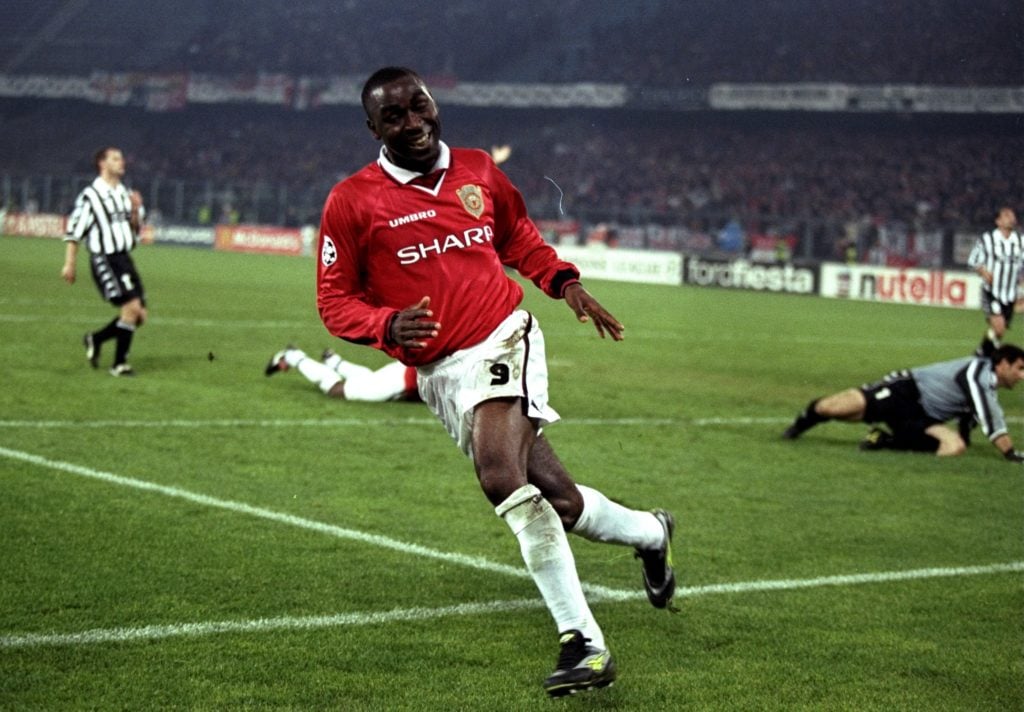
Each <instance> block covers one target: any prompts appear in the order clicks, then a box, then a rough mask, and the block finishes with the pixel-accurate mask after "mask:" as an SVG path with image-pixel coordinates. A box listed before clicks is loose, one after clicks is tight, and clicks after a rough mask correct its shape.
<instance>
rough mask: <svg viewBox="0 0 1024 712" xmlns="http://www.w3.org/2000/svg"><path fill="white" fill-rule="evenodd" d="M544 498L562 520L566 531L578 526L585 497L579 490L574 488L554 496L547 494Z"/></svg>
mask: <svg viewBox="0 0 1024 712" xmlns="http://www.w3.org/2000/svg"><path fill="white" fill-rule="evenodd" d="M544 496H545V498H546V499H547V500H548V502H550V503H551V506H552V507H553V508H554V510H555V513H556V514H558V518H559V519H561V520H562V526H563V527H565V530H566V531H570V530H571V529H572V528H573V527H575V526H576V522H577V520H579V518H580V515H581V514H583V496H582V495H580V492H579V490H578V489H576V488H575V487H572V488H571V490H569V491H566V492H559V493H558V494H553V495H549V494H545V495H544Z"/></svg>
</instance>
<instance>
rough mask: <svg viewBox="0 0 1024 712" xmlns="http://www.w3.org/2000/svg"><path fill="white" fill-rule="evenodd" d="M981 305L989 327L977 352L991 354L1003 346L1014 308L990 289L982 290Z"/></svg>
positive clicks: (981, 354)
mask: <svg viewBox="0 0 1024 712" xmlns="http://www.w3.org/2000/svg"><path fill="white" fill-rule="evenodd" d="M981 307H982V311H983V312H984V313H985V322H986V323H987V324H988V329H987V330H986V331H985V335H984V336H982V337H981V344H980V345H979V346H978V349H977V353H978V354H979V355H980V356H989V355H991V353H992V352H993V351H995V350H996V349H997V348H999V347H1000V346H1002V344H1003V336H1004V335H1005V334H1006V329H1007V328H1008V327H1009V320H1010V318H1012V316H1013V309H1012V308H1008V305H1005V304H1003V303H1002V302H1000V301H999V300H998V299H996V298H995V297H994V296H992V294H990V293H989V292H988V290H982V293H981Z"/></svg>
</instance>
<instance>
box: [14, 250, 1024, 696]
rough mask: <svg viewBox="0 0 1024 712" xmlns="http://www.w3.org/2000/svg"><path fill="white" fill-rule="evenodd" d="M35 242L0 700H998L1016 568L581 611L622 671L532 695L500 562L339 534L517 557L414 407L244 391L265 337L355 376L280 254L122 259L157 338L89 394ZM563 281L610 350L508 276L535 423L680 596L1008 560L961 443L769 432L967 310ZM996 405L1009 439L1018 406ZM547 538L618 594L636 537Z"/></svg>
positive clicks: (529, 620)
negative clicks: (895, 444)
mask: <svg viewBox="0 0 1024 712" xmlns="http://www.w3.org/2000/svg"><path fill="white" fill-rule="evenodd" d="M62 255H63V249H62V247H61V245H60V243H59V242H56V241H46V240H26V239H18V238H3V239H0V279H2V282H3V285H4V289H3V291H2V292H0V330H2V334H3V338H2V339H0V363H3V365H4V368H3V371H2V379H3V383H4V385H3V387H2V388H0V448H3V449H4V451H3V454H2V455H0V487H2V491H3V497H2V500H0V502H2V503H0V527H2V531H3V546H2V548H0V572H2V574H0V603H2V605H0V709H4V710H8V709H9V710H23V709H39V710H50V709H132V710H135V709H154V708H180V709H238V708H244V709H289V710H308V709H332V710H334V709H342V710H364V709H365V710H384V709H408V710H435V709H438V710H478V709H479V710H486V709H494V710H498V709H502V710H504V709H509V710H519V709H544V708H545V707H546V706H547V705H557V706H559V707H564V708H566V709H618V710H675V709H708V710H720V709H745V710H762V709H779V710H791V709H798V710H799V709H803V710H818V709H849V710H860V709H878V710H891V709H943V710H948V709H963V710H979V709H991V710H1007V709H1021V708H1022V705H1024V703H1022V689H1024V655H1022V650H1024V590H1022V587H1021V582H1022V576H1021V572H1019V571H1017V572H1013V571H1011V572H1002V573H987V574H983V575H973V576H951V577H928V578H921V579H916V580H902V581H876V582H872V583H859V584H846V585H828V586H826V585H819V586H812V587H807V588H801V589H796V590H747V589H744V590H740V591H735V592H731V593H728V592H717V593H716V592H707V591H705V592H704V593H702V594H701V595H682V596H680V597H679V599H678V602H679V606H680V609H681V611H680V613H679V614H678V615H675V616H672V615H670V614H668V613H665V612H662V611H655V610H653V609H651V608H650V607H649V606H648V605H647V604H646V602H645V601H643V600H636V599H633V600H624V601H610V600H607V599H605V600H600V601H598V602H596V603H595V604H594V611H595V613H596V615H597V616H598V618H599V620H600V622H601V623H602V626H603V628H604V630H605V634H606V636H607V639H608V641H609V644H610V645H611V647H612V650H613V653H614V654H615V656H616V659H617V661H618V664H619V668H620V679H619V682H618V683H617V684H616V686H615V687H613V688H610V689H607V690H602V691H599V692H594V693H590V694H588V695H585V696H580V697H577V698H573V699H569V700H563V701H559V702H556V703H551V702H548V701H547V700H545V699H544V695H543V692H542V690H541V687H540V682H541V680H542V679H543V678H544V677H545V676H546V675H547V674H548V673H549V672H550V669H551V666H552V664H553V662H554V660H555V658H556V655H557V649H556V648H557V645H556V637H555V631H554V630H553V626H552V624H551V622H550V619H549V617H548V614H547V613H546V611H545V610H544V609H543V608H542V607H541V606H540V605H539V604H538V602H537V593H536V590H535V588H534V587H533V584H532V583H531V582H530V580H529V579H527V578H525V577H523V576H522V575H515V572H508V571H493V570H487V569H481V568H479V567H477V566H474V565H468V564H466V563H464V562H463V563H460V562H459V561H456V560H452V559H451V558H431V557H428V556H426V555H424V554H423V553H422V552H421V553H417V551H418V550H414V549H412V548H411V547H410V546H406V547H405V548H404V549H403V548H399V549H394V548H386V547H381V546H379V545H376V544H374V543H373V542H371V541H368V540H366V539H365V538H363V539H359V538H356V539H353V538H351V537H347V536H337V535H336V534H338V532H339V531H341V532H342V533H344V532H352V533H354V534H361V535H369V536H379V537H387V538H389V539H390V540H393V541H395V542H399V543H400V545H401V544H406V545H417V546H420V547H426V548H427V549H429V550H431V551H433V552H438V555H439V556H444V555H446V554H457V555H462V556H464V557H477V558H476V560H477V561H478V560H486V561H487V562H491V563H493V564H497V565H501V566H505V567H514V569H515V570H516V572H521V569H522V563H521V560H520V558H519V553H518V546H517V545H516V542H515V541H514V539H513V538H512V536H511V535H510V534H509V532H508V531H507V528H506V527H505V525H504V524H503V523H502V522H501V521H500V520H498V519H497V518H496V517H495V516H494V514H493V511H492V509H491V508H490V507H489V505H488V504H487V503H486V501H485V500H484V498H483V496H482V495H481V494H480V492H479V489H478V487H477V485H476V483H475V480H474V477H473V474H472V470H471V467H470V465H469V463H468V461H466V460H465V459H464V458H463V457H462V456H461V454H460V453H459V452H458V450H457V449H456V448H455V446H454V445H453V444H452V443H451V442H450V441H449V439H448V437H447V436H446V435H445V433H444V431H443V429H442V428H441V426H440V425H439V424H436V423H433V422H432V421H431V420H430V417H429V415H428V414H427V412H426V410H425V408H424V407H423V406H421V405H415V404H357V403H342V402H338V401H332V400H329V399H327V398H325V397H323V396H322V395H321V394H320V393H319V391H317V390H316V389H315V388H314V387H313V386H311V385H310V384H309V383H307V382H305V381H304V380H303V379H302V378H301V377H300V376H298V375H297V374H295V373H285V374H280V375H277V376H275V377H274V378H269V379H268V378H266V377H264V375H263V366H264V364H265V363H266V361H267V359H268V357H269V356H270V355H271V353H273V352H274V351H275V350H276V349H278V348H280V347H281V346H283V345H284V344H285V343H288V342H294V343H296V344H298V345H300V346H302V347H305V348H306V349H307V350H308V351H310V352H311V353H314V354H317V353H319V352H320V350H321V349H323V348H324V347H325V346H328V345H331V346H334V347H336V348H338V349H339V350H340V351H341V352H343V353H344V354H345V355H347V356H349V357H350V358H352V359H354V360H358V361H361V362H363V363H366V364H367V365H373V366H376V365H382V364H383V363H384V362H385V358H384V357H383V355H381V354H379V353H376V352H373V351H369V350H366V349H362V348H359V347H354V346H351V345H346V344H341V343H339V342H337V341H335V340H332V339H331V338H330V337H329V336H328V335H327V333H326V332H325V330H324V329H323V327H322V326H321V325H320V323H319V320H318V317H317V315H316V311H315V306H314V287H313V271H314V270H313V263H312V262H311V261H310V260H308V259H300V258H281V257H264V256H251V255H235V254H224V253H215V252H207V251H201V250H192V249H187V248H174V247H143V248H140V250H139V251H138V252H137V254H136V261H137V264H138V266H139V270H140V272H141V274H142V276H143V278H144V280H145V283H146V287H147V291H148V294H149V304H150V312H151V321H150V323H149V324H148V325H146V326H145V327H144V328H143V329H142V330H141V331H140V332H139V334H138V337H137V340H136V345H135V347H134V349H133V354H132V362H133V365H134V366H135V368H136V370H137V371H138V373H139V376H138V377H137V378H135V379H115V378H112V377H110V376H108V375H107V374H106V373H105V371H103V370H99V371H93V370H91V369H90V368H89V367H88V365H87V364H86V362H85V359H84V357H83V353H82V349H81V346H80V339H81V336H82V333H83V332H85V331H86V330H87V329H92V328H96V327H98V326H100V325H101V324H103V323H105V321H107V320H109V319H110V318H111V316H112V314H111V310H110V309H109V308H108V307H107V306H105V305H104V304H103V303H102V302H101V301H100V300H99V298H98V296H97V295H96V292H95V288H94V286H93V285H92V283H91V280H90V279H89V278H88V275H87V273H86V267H85V263H84V260H83V261H82V263H81V264H80V265H79V267H80V273H81V274H82V275H83V278H82V280H81V281H80V283H79V284H77V285H75V286H74V287H69V286H67V285H65V284H64V283H63V282H62V281H61V280H60V264H61V260H62ZM588 286H589V287H590V288H591V290H592V291H593V292H594V293H595V294H596V295H597V296H598V298H599V299H600V300H601V301H602V302H603V303H604V304H605V305H606V306H608V307H609V308H610V309H611V310H612V311H613V312H614V313H615V314H616V315H617V316H618V317H619V318H620V319H621V320H622V321H623V322H624V323H625V324H626V327H627V330H626V335H627V337H626V340H625V341H624V342H622V343H618V344H616V343H612V342H610V341H602V340H600V339H599V338H597V336H596V335H595V334H594V333H593V331H592V328H591V327H589V326H585V325H580V324H577V323H576V322H575V321H574V319H573V318H572V315H571V314H570V313H569V311H568V310H567V309H566V307H565V306H564V304H562V303H559V302H553V301H551V300H548V299H547V298H546V297H543V296H542V295H540V294H539V293H538V292H537V291H536V290H535V289H534V288H533V287H532V286H528V287H527V289H528V297H527V301H526V305H527V306H528V307H529V308H530V309H531V310H533V311H534V313H535V314H536V315H537V316H538V318H539V319H540V320H541V323H542V325H543V328H544V331H545V334H546V337H547V344H548V357H549V363H550V367H551V392H552V402H553V405H554V406H555V407H556V408H557V409H558V410H559V411H560V412H561V414H562V415H563V417H564V422H563V423H560V424H558V425H556V426H553V427H551V428H550V429H549V430H548V435H549V437H550V439H551V441H552V442H553V444H554V445H555V447H556V449H557V450H558V452H559V453H560V455H561V457H562V459H563V460H564V461H565V463H566V464H567V465H568V467H569V468H570V469H571V470H572V471H573V472H574V473H575V474H576V476H577V477H578V478H579V479H580V480H581V481H584V482H586V483H588V484H591V485H593V486H596V487H598V488H600V489H602V490H603V491H605V492H606V493H607V494H608V495H610V496H612V497H613V498H616V499H619V500H621V501H624V502H626V503H628V504H630V505H633V506H637V507H653V506H663V507H666V508H668V509H670V510H672V511H673V512H674V513H675V514H676V517H677V521H678V526H677V542H676V552H675V556H676V561H677V564H678V565H679V567H680V574H681V580H680V584H681V586H684V587H686V588H687V589H691V590H692V592H693V593H695V594H697V593H701V591H702V590H703V589H700V588H699V587H706V586H712V585H715V584H723V583H744V582H763V581H771V580H788V581H799V580H805V579H817V578H821V577H829V576H838V575H846V574H850V575H854V574H875V573H885V572H903V571H915V570H921V569H941V568H953V567H975V566H989V565H993V564H1008V563H1014V562H1021V561H1024V506H1022V505H1024V471H1022V470H1021V468H1020V467H1018V466H1014V465H1011V464H1009V463H1006V462H1005V461H1003V460H1002V459H1001V458H1000V457H999V456H998V453H996V452H995V450H994V449H993V448H992V447H990V446H989V445H988V444H987V443H986V442H985V441H984V438H983V437H982V436H981V435H980V434H979V433H975V438H974V440H975V442H974V444H973V445H972V447H971V448H970V449H969V450H968V452H967V454H966V455H965V456H963V457H961V458H957V459H952V460H938V459H935V458H932V457H927V456H922V455H911V454H898V453H885V452H883V453H862V452H859V451H858V450H857V448H856V443H857V441H858V439H859V438H860V437H861V436H862V435H863V433H864V431H865V428H864V427H863V426H853V425H845V424H828V425H825V426H822V427H820V428H818V429H816V430H814V431H813V432H811V433H809V434H808V435H807V436H806V437H805V438H804V439H802V440H800V441H799V442H796V443H791V442H783V441H781V440H780V439H779V438H778V435H779V433H780V432H781V430H782V428H784V427H785V424H786V420H787V419H788V418H791V417H792V416H793V415H794V414H795V413H796V411H797V410H799V409H800V408H801V407H802V406H803V405H804V404H805V403H806V402H807V401H808V400H809V399H810V398H811V397H813V396H817V395H822V394H824V393H827V392H831V391H835V390H838V389H840V388H844V387H848V386H852V385H857V384H859V383H861V382H864V381H868V380H874V379H876V378H878V377H880V376H881V375H883V374H884V373H886V372H887V371H889V370H891V369H893V368H899V367H906V366H913V365H918V364H922V363H927V362H930V361H937V360H941V359H945V358H952V357H956V356H960V355H965V354H967V353H969V352H970V351H971V349H972V348H973V347H974V345H975V343H976V342H977V339H978V337H979V336H980V333H981V330H982V321H981V317H980V314H979V313H977V312H975V311H956V310H947V309H930V308H925V307H909V306H885V305H877V304H867V303H855V302H841V301H834V300H821V299H815V298H809V297H791V296H781V295H763V294H754V293H745V292H728V291H720V290H713V289H696V288H669V287H648V286H636V285H624V284H613V283H608V282H591V283H588ZM1019 328H1021V327H1019V326H1015V328H1014V329H1013V332H1015V331H1016V330H1017V329H1019ZM1013 332H1011V333H1013ZM109 356H110V354H109V352H108V353H106V354H104V360H105V361H107V360H108V359H109ZM1002 399H1003V401H1002V402H1003V404H1004V406H1005V408H1006V410H1007V414H1008V415H1009V416H1010V418H1011V421H1010V422H1011V434H1013V435H1015V436H1017V437H1018V441H1019V442H1021V443H1024V432H1022V428H1021V422H1022V420H1021V416H1022V413H1024V408H1022V404H1021V401H1020V394H1018V393H1007V392H1005V391H1004V392H1002ZM95 421H103V422H105V423H107V425H105V426H104V427H88V424H89V423H94V422H95ZM26 458H27V459H26ZM32 458H37V459H36V460H34V461H29V460H31V459H32ZM69 468H70V469H71V471H68V469H69ZM76 468H77V469H76ZM110 477H116V478H125V479H122V480H116V481H111V480H110V479H109V478H110ZM97 478H107V479H97ZM151 485H158V486H160V487H162V488H164V489H152V488H150V489H146V487H147V486H151ZM246 507H248V508H253V509H249V510H246V509H245V508H246ZM260 515H262V516H260ZM286 517H292V519H291V520H287V521H286V520H285V518H286ZM318 524H319V525H326V527H324V526H321V527H320V528H316V526H317V525H318ZM301 525H305V526H301ZM329 527H334V529H329ZM573 547H574V551H575V553H576V557H577V563H578V568H579V570H580V573H581V576H582V578H583V579H584V581H586V582H588V583H591V584H597V585H600V586H604V587H607V588H611V589H615V590H624V591H637V592H638V591H639V586H638V579H639V571H638V568H637V564H636V562H635V561H634V560H633V558H632V555H631V552H630V551H628V550H625V549H616V548H610V547H607V546H599V545H596V544H591V543H588V542H582V541H579V540H576V539H575V538H574V539H573ZM685 592H686V591H684V593H685ZM461 604H476V605H477V608H475V609H453V608H452V607H455V606H459V605H461ZM410 612H411V613H410ZM318 616H319V617H329V618H328V619H327V620H319V621H318V620H317V619H315V617H318ZM403 617H404V618H406V619H405V620H403ZM410 617H411V619H409V618H410ZM259 620H264V621H271V622H273V621H276V623H271V624H264V625H263V627H254V628H250V629H248V630H246V629H244V627H243V626H244V624H247V623H251V622H253V621H259ZM214 623H226V624H234V627H231V628H230V629H229V630H226V631H223V632H213V631H212V630H211V624H214ZM254 625H255V624H254ZM147 626H154V628H150V629H149V630H150V634H149V635H148V636H147V635H146V634H145V632H144V629H146V627H147ZM190 626H195V627H190ZM90 631H101V632H105V634H107V635H110V636H112V637H114V638H115V639H114V640H107V641H105V642H81V639H80V638H75V637H74V636H76V635H78V634H83V633H88V632H90ZM139 631H143V632H139ZM33 634H35V635H50V636H57V637H56V638H47V639H45V640H46V641H47V642H45V644H44V643H41V642H38V641H37V642H36V643H32V644H29V643H27V642H25V641H29V640H37V639H27V638H25V636H28V635H33ZM97 635H98V634H97ZM131 636H138V637H131ZM19 640H20V641H23V642H22V643H18V642H17V641H19Z"/></svg>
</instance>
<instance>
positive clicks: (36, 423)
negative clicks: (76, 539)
mask: <svg viewBox="0 0 1024 712" xmlns="http://www.w3.org/2000/svg"><path fill="white" fill-rule="evenodd" d="M791 420H792V418H697V419H694V420H688V419H680V418H567V419H563V420H560V421H558V422H559V424H560V425H587V426H589V425H594V426H639V427H651V426H658V425H669V426H679V425H696V426H709V425H710V426H714V425H754V424H777V423H788V422H790V421H791ZM436 424H437V419H435V418H432V417H429V416H426V417H420V418H415V417H409V418H302V419H296V420H283V419H266V420H259V419H222V420H184V419H175V420H85V421H78V420H0V428H39V429H47V428H103V429H108V428H161V429H166V428H291V427H362V426H376V425H387V426H392V425H436Z"/></svg>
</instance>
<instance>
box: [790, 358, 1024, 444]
mask: <svg viewBox="0 0 1024 712" xmlns="http://www.w3.org/2000/svg"><path fill="white" fill-rule="evenodd" d="M1022 378H1024V350H1022V349H1020V348H1019V347H1017V346H1013V345H1011V344H1007V345H1005V346H1001V347H1000V348H998V349H996V350H995V351H993V352H992V354H991V356H980V355H975V356H968V357H967V358H961V359H956V360H953V361H944V362H942V363H934V364H930V365H928V366H920V367H918V368H912V369H909V370H904V371H893V372H892V373H890V374H889V375H888V376H886V377H885V378H883V379H882V380H880V381H876V382H875V383H869V384H866V385H863V386H861V387H860V388H850V389H847V390H845V391H840V392H839V393H836V394H833V395H831V396H827V397H824V398H817V399H815V400H812V401H811V402H810V403H809V404H808V405H807V408H805V409H804V411H803V412H802V413H800V414H799V415H798V416H797V417H796V420H794V421H793V424H792V425H790V426H789V427H788V428H786V431H785V432H784V433H783V434H782V437H784V438H786V439H788V440H795V439H796V438H798V437H800V436H801V435H802V434H803V433H805V432H807V431H808V430H810V429H811V428H813V427H814V426H815V425H818V424H819V423H824V422H826V421H828V420H846V421H851V422H857V421H863V422H865V423H885V424H886V425H888V426H889V428H891V429H892V432H889V431H887V430H884V429H882V428H878V427H876V428H873V429H872V430H871V431H870V432H869V433H868V435H867V437H866V438H864V440H862V441H861V445H860V447H861V449H863V450H881V449H890V450H912V451H915V452H930V453H935V454H936V455H940V456H951V455H960V454H962V453H963V452H964V450H966V449H967V444H968V441H969V435H970V430H971V428H972V427H973V424H974V422H975V421H976V422H977V423H978V424H980V425H981V430H982V432H983V433H985V435H986V436H988V439H989V440H990V441H991V442H992V444H993V445H994V446H995V447H996V448H997V449H998V450H999V452H1001V453H1002V454H1003V457H1005V458H1006V459H1007V460H1010V461H1012V462H1024V453H1021V452H1020V451H1018V450H1015V449H1014V447H1013V441H1012V440H1011V439H1010V435H1009V433H1007V430H1006V418H1005V417H1004V416H1003V409H1002V408H1001V407H1000V405H999V400H998V399H997V397H996V396H997V389H999V388H1006V389H1010V388H1013V387H1014V386H1015V385H1017V382H1018V381H1020V380H1021V379H1022ZM954 419H956V420H958V421H959V428H958V430H957V431H955V430H953V429H952V428H950V427H948V426H947V425H945V423H947V422H948V421H951V420H954Z"/></svg>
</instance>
